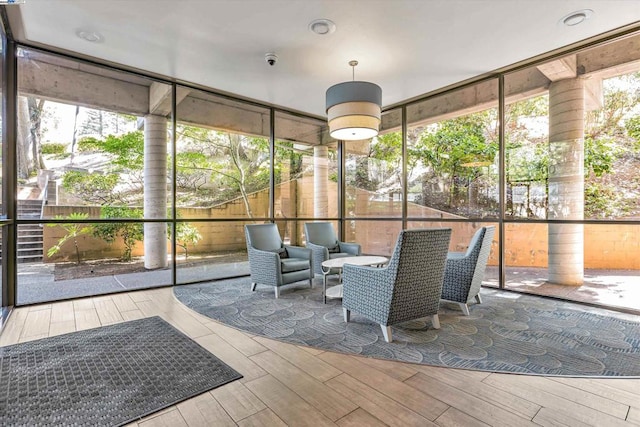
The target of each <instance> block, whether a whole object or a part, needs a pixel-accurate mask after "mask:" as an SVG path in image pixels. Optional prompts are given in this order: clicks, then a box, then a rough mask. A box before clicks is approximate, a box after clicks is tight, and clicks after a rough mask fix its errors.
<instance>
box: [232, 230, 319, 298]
mask: <svg viewBox="0 0 640 427" xmlns="http://www.w3.org/2000/svg"><path fill="white" fill-rule="evenodd" d="M244 234H245V236H246V238H247V252H248V254H249V269H250V270H251V282H252V283H251V290H252V291H255V289H256V284H258V283H260V284H262V285H269V286H273V287H274V288H275V293H276V298H278V297H279V296H280V286H283V285H287V284H289V283H293V282H299V281H301V280H309V286H313V283H312V279H313V270H312V268H311V267H312V257H313V254H312V252H311V250H310V249H307V248H301V247H299V246H289V245H284V244H282V239H281V238H280V233H279V232H278V227H277V226H276V225H275V224H255V225H245V226H244Z"/></svg>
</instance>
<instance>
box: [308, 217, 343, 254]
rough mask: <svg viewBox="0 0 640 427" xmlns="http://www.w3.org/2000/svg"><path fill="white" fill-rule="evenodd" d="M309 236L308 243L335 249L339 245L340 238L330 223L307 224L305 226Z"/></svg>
mask: <svg viewBox="0 0 640 427" xmlns="http://www.w3.org/2000/svg"><path fill="white" fill-rule="evenodd" d="M304 228H305V233H306V235H307V242H309V243H313V244H314V245H319V246H324V247H325V248H329V247H334V246H336V245H337V244H338V238H337V237H336V233H335V231H334V230H333V225H332V224H331V223H330V222H307V223H306V224H305V225H304Z"/></svg>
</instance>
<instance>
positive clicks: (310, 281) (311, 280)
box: [309, 279, 313, 288]
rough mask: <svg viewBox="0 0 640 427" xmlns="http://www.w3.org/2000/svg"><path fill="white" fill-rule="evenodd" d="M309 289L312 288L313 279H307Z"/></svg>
mask: <svg viewBox="0 0 640 427" xmlns="http://www.w3.org/2000/svg"><path fill="white" fill-rule="evenodd" d="M309 287H310V288H313V279H309Z"/></svg>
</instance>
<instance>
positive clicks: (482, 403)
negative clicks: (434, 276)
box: [0, 288, 640, 427]
mask: <svg viewBox="0 0 640 427" xmlns="http://www.w3.org/2000/svg"><path fill="white" fill-rule="evenodd" d="M154 315H159V316H161V317H162V318H163V319H165V320H166V321H167V322H169V323H171V324H172V325H173V326H175V327H176V328H178V329H179V330H181V331H182V332H184V333H185V334H186V335H188V336H190V337H191V338H193V339H194V340H195V341H197V342H198V343H199V344H200V345H202V346H203V347H205V348H207V349H208V350H209V351H211V352H212V353H214V354H215V355H216V356H217V357H219V358H220V359H222V360H223V361H225V362H226V363H228V364H229V365H231V366H232V367H233V368H235V369H236V370H237V371H239V372H240V373H242V374H243V375H244V378H243V379H242V380H240V381H236V382H233V383H231V384H227V385H225V386H223V387H219V388H217V389H215V390H212V391H211V392H208V393H204V394H201V395H199V396H196V397H194V398H192V399H189V400H187V401H185V402H182V403H180V404H178V405H175V406H172V407H170V408H167V409H165V410H163V411H160V412H158V413H156V414H152V415H150V416H148V417H146V418H144V419H141V420H139V421H138V422H137V423H133V424H131V426H140V427H151V426H235V425H239V426H286V425H289V426H324V425H338V426H534V425H541V426H587V425H591V426H623V425H626V426H632V425H635V426H640V379H590V378H554V377H539V376H525V375H507V374H489V373H486V372H475V371H464V370H455V369H446V368H436V367H432V366H423V365H414V364H410V363H400V362H392V361H381V360H374V359H367V358H361V357H357V356H347V355H343V354H337V353H331V352H325V351H321V350H318V349H311V348H306V347H298V346H295V345H291V344H286V343H281V342H278V341H273V340H269V339H266V338H263V337H259V336H253V335H251V334H248V333H244V332H240V331H237V330H235V329H232V328H229V327H227V326H225V325H222V324H220V323H217V322H215V321H212V320H211V319H209V318H207V317H204V316H201V315H200V314H197V313H195V312H193V311H191V310H189V309H187V308H186V307H185V306H183V305H182V304H181V303H180V302H178V301H177V300H176V299H175V298H174V296H173V292H172V290H171V289H170V288H163V289H156V290H144V291H137V292H131V293H125V294H119V295H113V296H100V297H95V298H83V299H78V300H75V301H72V302H59V303H51V304H41V305H37V306H30V307H21V308H18V309H16V310H15V311H14V312H13V313H12V315H11V317H10V319H9V322H8V324H7V325H6V327H5V328H4V331H3V333H2V335H0V345H8V344H14V343H18V342H25V341H29V340H33V339H38V338H42V337H46V336H53V335H57V334H63V333H67V332H73V331H78V330H81V329H87V328H92V327H96V326H101V325H110V324H114V323H118V322H123V321H126V320H132V319H139V318H141V317H146V316H154ZM638 363H640V361H638Z"/></svg>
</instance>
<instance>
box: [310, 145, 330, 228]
mask: <svg viewBox="0 0 640 427" xmlns="http://www.w3.org/2000/svg"><path fill="white" fill-rule="evenodd" d="M328 154H329V148H328V147H327V146H326V145H316V146H315V147H313V216H314V218H326V217H327V216H329V196H328V186H329V159H328Z"/></svg>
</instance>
